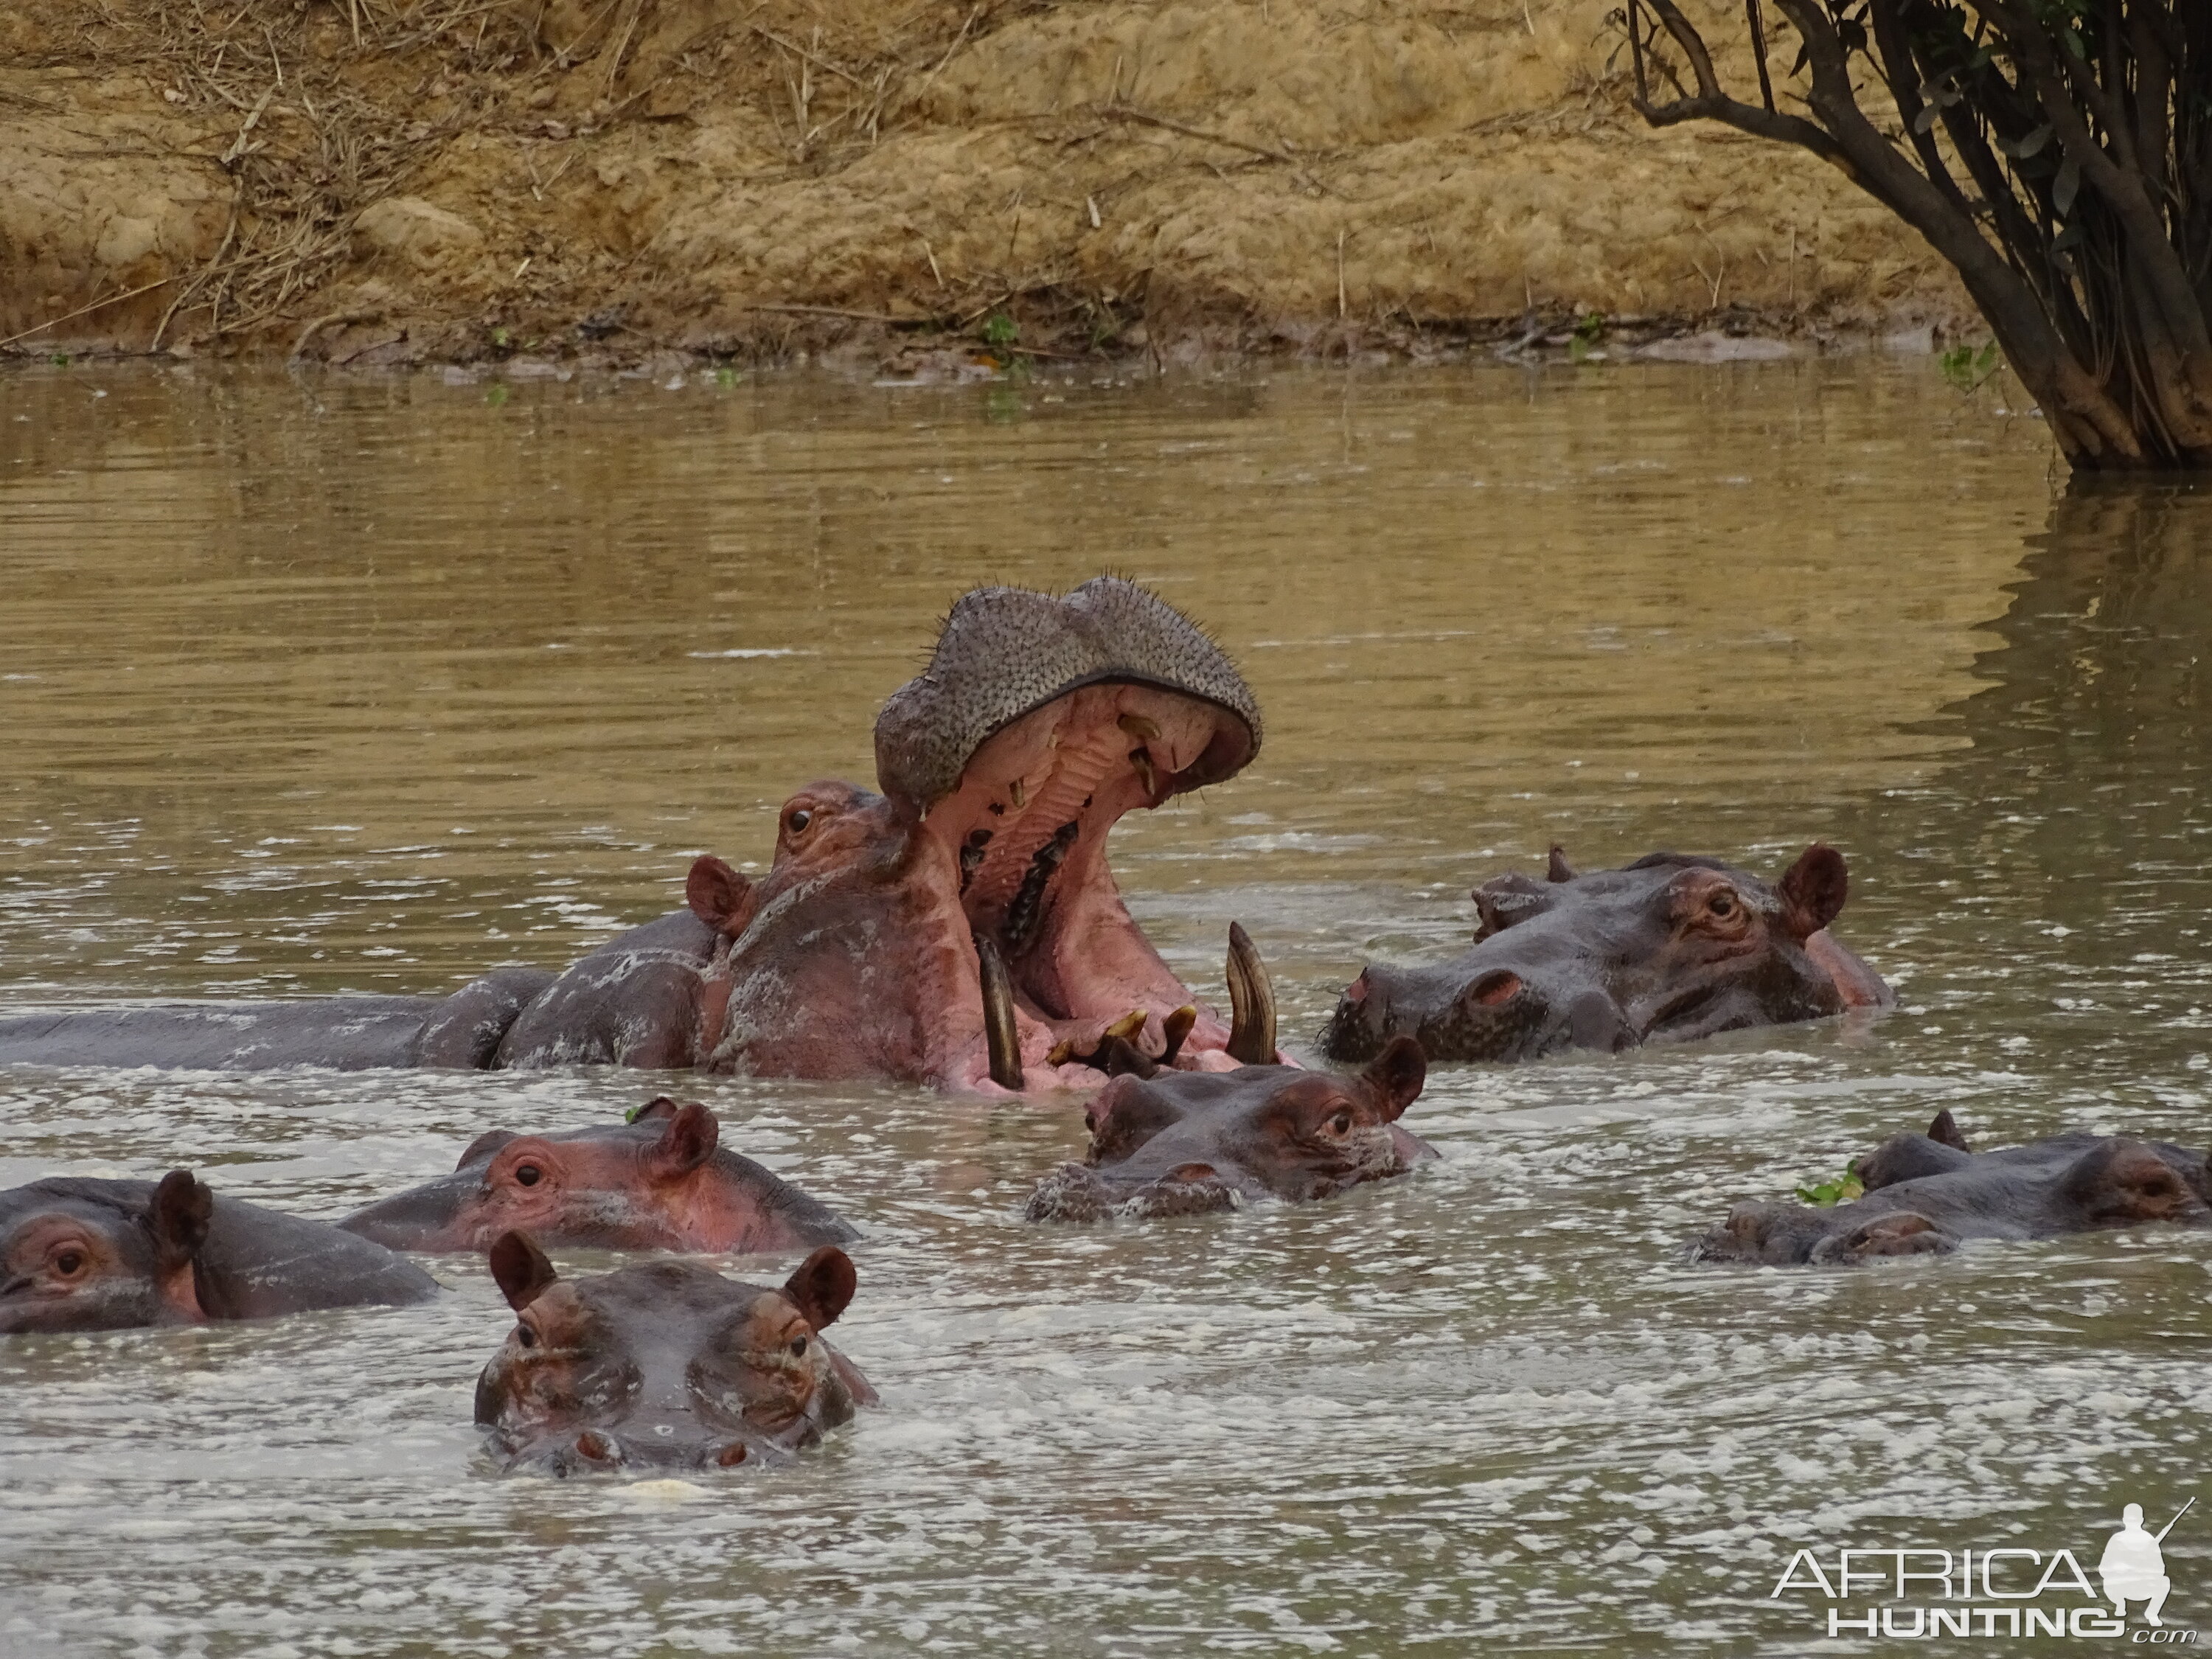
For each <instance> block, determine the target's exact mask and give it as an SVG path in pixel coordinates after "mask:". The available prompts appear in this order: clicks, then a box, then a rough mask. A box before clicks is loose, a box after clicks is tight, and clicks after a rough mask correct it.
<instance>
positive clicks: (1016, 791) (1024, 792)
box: [1006, 778, 1030, 812]
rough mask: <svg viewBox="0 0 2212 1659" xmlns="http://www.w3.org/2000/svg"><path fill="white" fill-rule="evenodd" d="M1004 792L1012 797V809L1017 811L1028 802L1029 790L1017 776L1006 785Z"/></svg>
mask: <svg viewBox="0 0 2212 1659" xmlns="http://www.w3.org/2000/svg"><path fill="white" fill-rule="evenodd" d="M1006 793H1008V794H1009V795H1011V796H1012V797H1013V801H1014V811H1017V812H1018V811H1021V810H1022V808H1024V806H1027V805H1029V804H1030V792H1029V790H1028V788H1027V787H1025V786H1024V784H1023V782H1022V781H1021V780H1020V779H1019V778H1016V779H1015V780H1014V781H1012V783H1010V784H1008V785H1007V786H1006Z"/></svg>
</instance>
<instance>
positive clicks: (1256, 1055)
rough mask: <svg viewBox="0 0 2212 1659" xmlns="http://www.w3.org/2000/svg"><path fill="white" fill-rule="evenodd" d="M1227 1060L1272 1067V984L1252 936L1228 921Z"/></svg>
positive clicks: (1273, 1037) (1273, 1032) (1273, 990)
mask: <svg viewBox="0 0 2212 1659" xmlns="http://www.w3.org/2000/svg"><path fill="white" fill-rule="evenodd" d="M1228 978H1229V1007H1230V1011H1231V1021H1230V1028H1229V1048H1228V1050H1227V1053H1228V1054H1229V1057H1230V1059H1231V1060H1242V1061H1243V1063H1244V1064H1245V1065H1247V1066H1272V1065H1273V1064H1274V1060H1275V986H1274V981H1273V980H1271V979H1269V978H1268V977H1267V963H1264V962H1262V961H1261V960H1260V952H1259V950H1258V949H1257V947H1255V945H1253V943H1252V936H1251V935H1250V934H1249V933H1246V932H1245V931H1244V929H1243V926H1242V925H1241V924H1240V923H1237V922H1234V921H1232V922H1231V923H1230V924H1229V969H1228Z"/></svg>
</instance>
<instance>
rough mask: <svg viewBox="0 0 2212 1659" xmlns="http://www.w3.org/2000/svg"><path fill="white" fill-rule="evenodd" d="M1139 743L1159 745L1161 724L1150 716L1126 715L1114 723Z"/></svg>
mask: <svg viewBox="0 0 2212 1659" xmlns="http://www.w3.org/2000/svg"><path fill="white" fill-rule="evenodd" d="M1114 724H1115V725H1116V726H1120V727H1121V729H1122V730H1123V731H1124V732H1127V733H1128V734H1129V735H1130V736H1131V737H1133V738H1136V739H1137V740H1138V741H1139V743H1158V741H1159V740H1160V723H1159V722H1158V720H1154V719H1152V717H1151V716H1150V715H1148V714H1124V715H1122V716H1121V719H1120V720H1115V722H1114Z"/></svg>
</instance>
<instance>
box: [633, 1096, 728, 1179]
mask: <svg viewBox="0 0 2212 1659" xmlns="http://www.w3.org/2000/svg"><path fill="white" fill-rule="evenodd" d="M653 1104H654V1105H656V1106H657V1105H659V1104H660V1102H659V1101H655V1102H654V1103H653ZM721 1137H722V1126H721V1124H720V1121H717V1120H716V1118H715V1116H714V1114H713V1113H712V1112H710V1111H708V1109H706V1108H705V1107H704V1106H702V1105H701V1104H700V1103H698V1102H697V1101H696V1100H694V1101H691V1102H689V1103H686V1104H684V1105H682V1106H679V1107H678V1108H677V1109H676V1110H675V1113H674V1114H673V1115H671V1117H670V1118H669V1120H668V1127H666V1128H665V1129H663V1130H662V1131H661V1132H660V1139H659V1141H658V1142H656V1143H655V1144H654V1146H653V1151H652V1152H651V1153H650V1154H649V1157H650V1158H651V1159H652V1164H653V1174H654V1175H655V1176H658V1177H659V1179H661V1180H663V1181H673V1180H675V1179H676V1178H677V1177H678V1176H688V1175H690V1173H691V1171H692V1170H696V1169H697V1168H698V1167H699V1166H700V1165H701V1164H704V1163H705V1162H706V1161H707V1160H708V1158H712V1157H714V1146H715V1144H716V1143H717V1142H718V1141H720V1139H721Z"/></svg>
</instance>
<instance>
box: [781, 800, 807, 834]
mask: <svg viewBox="0 0 2212 1659" xmlns="http://www.w3.org/2000/svg"><path fill="white" fill-rule="evenodd" d="M813 822H814V814H813V813H811V812H810V811H807V810H806V809H805V807H804V806H795V807H793V809H792V810H791V811H788V812H787V813H785V814H784V815H783V827H784V828H785V829H787V830H789V831H790V832H791V833H792V834H793V835H794V836H803V835H805V833H806V826H807V825H808V824H810V823H813Z"/></svg>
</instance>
